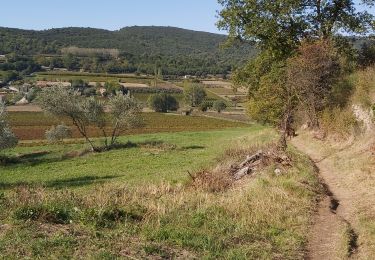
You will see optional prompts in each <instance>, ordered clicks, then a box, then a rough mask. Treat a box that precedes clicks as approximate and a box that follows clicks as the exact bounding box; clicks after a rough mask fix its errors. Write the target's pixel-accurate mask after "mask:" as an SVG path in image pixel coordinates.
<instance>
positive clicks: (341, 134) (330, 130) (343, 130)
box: [321, 108, 358, 139]
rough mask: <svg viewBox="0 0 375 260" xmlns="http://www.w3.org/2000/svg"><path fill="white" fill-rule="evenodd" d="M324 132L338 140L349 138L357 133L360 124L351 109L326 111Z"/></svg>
mask: <svg viewBox="0 0 375 260" xmlns="http://www.w3.org/2000/svg"><path fill="white" fill-rule="evenodd" d="M321 120H322V123H321V126H322V128H323V130H324V131H325V132H326V133H327V134H330V135H332V136H333V137H337V138H340V139H342V138H348V137H349V136H350V135H351V134H353V132H354V131H355V129H356V127H357V126H358V122H357V120H356V118H355V116H354V114H353V112H352V110H351V109H350V108H346V109H340V108H334V109H332V110H328V109H326V110H325V111H324V112H323V115H322V119H321Z"/></svg>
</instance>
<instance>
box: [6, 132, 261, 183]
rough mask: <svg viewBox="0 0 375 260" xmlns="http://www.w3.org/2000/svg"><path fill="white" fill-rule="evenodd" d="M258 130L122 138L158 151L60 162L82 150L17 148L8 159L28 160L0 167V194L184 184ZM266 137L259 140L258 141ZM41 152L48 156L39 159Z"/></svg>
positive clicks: (123, 152)
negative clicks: (20, 189) (30, 188)
mask: <svg viewBox="0 0 375 260" xmlns="http://www.w3.org/2000/svg"><path fill="white" fill-rule="evenodd" d="M261 129H263V128H262V127H259V126H253V127H251V128H238V129H228V130H223V131H211V132H182V133H163V134H149V135H135V136H127V137H122V138H121V139H120V141H122V142H126V141H128V140H129V141H131V142H134V143H144V142H149V143H150V142H151V143H154V144H156V146H155V147H154V146H152V145H151V146H147V145H146V147H143V148H128V149H121V150H114V151H110V152H106V153H100V154H93V155H88V156H83V157H78V158H73V159H65V160H64V159H63V155H64V154H65V153H68V152H69V151H74V150H79V149H82V145H81V144H73V145H67V146H60V145H46V146H40V147H38V146H36V147H35V146H34V147H18V148H16V149H14V150H13V151H12V154H14V155H16V154H30V153H32V152H34V153H35V152H36V151H37V152H39V154H36V153H35V154H34V155H33V154H31V156H29V157H26V158H25V159H23V161H22V162H21V163H16V164H14V165H9V166H0V188H1V187H3V188H12V187H15V186H18V185H20V184H24V183H27V184H31V183H33V184H45V185H46V186H49V187H80V186H83V187H84V186H86V185H87V184H92V183H103V182H121V183H128V184H132V185H133V184H140V183H160V182H163V181H167V182H171V183H177V182H180V181H184V180H186V179H187V177H188V174H187V171H188V170H190V171H195V170H198V169H200V168H201V167H207V166H209V165H210V164H212V163H213V162H214V159H215V158H216V157H217V156H218V155H220V153H222V151H223V149H225V147H227V146H228V145H229V144H230V143H231V142H233V141H235V140H238V138H240V137H241V136H245V135H249V134H254V135H256V136H258V135H257V132H259V131H260V130H261ZM262 138H265V136H262V135H261V136H259V139H260V140H262ZM41 152H46V153H45V154H44V153H41Z"/></svg>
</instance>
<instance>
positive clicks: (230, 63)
mask: <svg viewBox="0 0 375 260" xmlns="http://www.w3.org/2000/svg"><path fill="white" fill-rule="evenodd" d="M225 40H226V36H224V35H220V34H212V33H205V32H194V31H189V30H184V29H179V28H172V27H156V26H151V27H142V26H134V27H126V28H123V29H121V30H118V31H107V30H101V29H92V28H62V29H51V30H44V31H29V30H19V29H11V28H0V53H12V52H16V53H19V54H22V55H37V56H38V63H40V64H41V65H43V66H50V67H51V68H61V67H65V68H68V69H73V70H76V69H78V68H83V69H84V70H85V71H91V72H108V73H134V72H138V73H147V74H149V75H152V74H154V68H155V64H156V65H157V66H158V67H159V68H160V69H162V71H163V74H164V75H179V76H183V75H196V76H202V75H207V74H225V73H228V72H229V71H230V70H231V69H232V67H236V66H238V65H239V64H242V63H243V61H245V60H246V59H248V58H249V57H251V56H253V55H254V54H255V53H256V50H255V49H254V48H253V46H250V45H244V46H238V47H237V48H229V49H221V48H220V44H221V43H223V42H224V41H225ZM72 46H76V47H72ZM67 47H68V49H67ZM69 47H71V48H69ZM103 49H106V51H103ZM113 49H116V50H118V51H117V52H118V53H116V55H111V54H112V53H113ZM61 51H62V52H63V55H62V56H60V57H59V56H55V55H59V54H60V52H61ZM44 54H53V55H54V56H53V57H49V56H48V55H44ZM115 56H117V57H115ZM0 70H1V69H0ZM157 74H158V72H157Z"/></svg>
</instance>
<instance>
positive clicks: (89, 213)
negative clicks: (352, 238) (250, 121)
mask: <svg viewBox="0 0 375 260" xmlns="http://www.w3.org/2000/svg"><path fill="white" fill-rule="evenodd" d="M275 138H276V134H275V132H274V131H273V130H271V129H268V128H265V127H262V126H258V125H253V126H251V127H245V128H234V129H225V130H213V131H205V132H180V133H158V134H147V135H134V136H126V137H122V138H121V140H120V141H122V142H123V143H124V142H127V141H130V142H132V144H133V145H129V147H128V148H123V149H119V150H112V151H109V152H105V153H98V154H86V155H84V156H77V157H68V156H66V155H67V154H69V153H71V152H72V151H79V150H81V149H84V145H82V144H79V143H77V144H70V145H65V146H61V145H43V146H33V147H17V148H15V149H14V150H13V151H12V152H11V153H8V155H10V156H13V158H16V159H15V161H14V162H13V164H8V165H7V166H0V189H1V190H2V192H0V194H2V195H1V200H0V208H1V211H0V220H1V223H2V226H1V228H0V251H1V254H2V256H3V257H5V258H9V257H10V258H19V257H29V258H46V257H47V258H94V259H113V258H125V259H127V258H131V259H133V258H137V259H138V258H142V259H143V258H149V259H165V258H167V259H170V258H184V259H186V258H206V259H214V258H224V259H259V258H263V259H270V258H283V259H301V258H302V257H303V255H304V250H305V244H306V234H307V229H308V224H309V221H310V217H311V215H312V214H313V211H314V208H315V201H316V199H317V196H318V191H319V189H320V186H319V184H318V181H317V179H316V176H315V174H314V168H313V166H312V165H311V164H310V161H309V159H308V158H306V157H304V156H303V155H301V154H299V153H297V152H296V151H294V150H290V151H289V153H290V155H291V156H292V157H293V161H294V163H293V165H294V166H293V168H290V169H288V173H287V174H285V175H282V176H276V175H274V174H273V166H271V167H270V168H266V169H265V170H263V171H262V172H260V173H258V174H257V175H256V176H255V177H249V178H245V179H243V180H241V181H240V182H237V183H232V184H229V183H227V182H225V181H224V180H225V179H224V180H220V179H215V177H214V175H212V177H210V178H214V179H212V181H214V180H216V181H214V182H212V183H211V184H209V183H210V182H207V185H208V186H205V184H204V182H203V183H201V182H199V181H198V182H195V181H192V179H191V178H190V177H189V174H188V171H189V172H190V173H191V174H192V175H196V176H199V172H200V171H201V170H202V169H207V170H209V169H212V168H214V167H216V166H215V165H221V167H227V166H224V165H229V164H230V163H233V162H238V161H241V160H242V159H243V156H244V155H245V154H246V153H247V152H249V151H253V150H254V149H258V147H261V146H262V145H266V144H268V143H270V142H272V141H273V140H275ZM223 169H224V168H223ZM208 176H209V175H208ZM219 178H221V177H219ZM202 180H203V179H202ZM207 181H208V180H207ZM200 183H201V184H200ZM302 183H303V186H301V185H302ZM228 185H229V186H228ZM306 187H308V188H306ZM296 205H298V207H296ZM290 226H293V229H290Z"/></svg>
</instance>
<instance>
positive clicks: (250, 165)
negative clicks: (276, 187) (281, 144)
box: [230, 149, 291, 180]
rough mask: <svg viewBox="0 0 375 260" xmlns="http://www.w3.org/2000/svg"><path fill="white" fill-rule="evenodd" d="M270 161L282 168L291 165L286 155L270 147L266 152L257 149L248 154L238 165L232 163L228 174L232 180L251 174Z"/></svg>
mask: <svg viewBox="0 0 375 260" xmlns="http://www.w3.org/2000/svg"><path fill="white" fill-rule="evenodd" d="M271 163H276V164H277V165H279V166H281V167H282V168H284V167H288V166H291V159H290V158H289V157H288V156H287V155H285V154H280V153H279V152H277V151H275V150H272V149H271V150H269V151H266V152H264V151H262V150H259V151H258V152H256V153H255V154H252V155H248V156H247V157H246V159H245V160H244V161H242V162H241V163H239V164H238V165H232V166H231V170H230V175H231V176H232V177H233V179H234V180H239V179H242V178H243V177H244V176H246V175H251V174H253V173H254V172H256V171H257V170H260V169H261V168H264V167H266V166H268V165H270V164H271ZM278 170H279V171H278V172H280V171H281V170H280V169H278Z"/></svg>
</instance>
